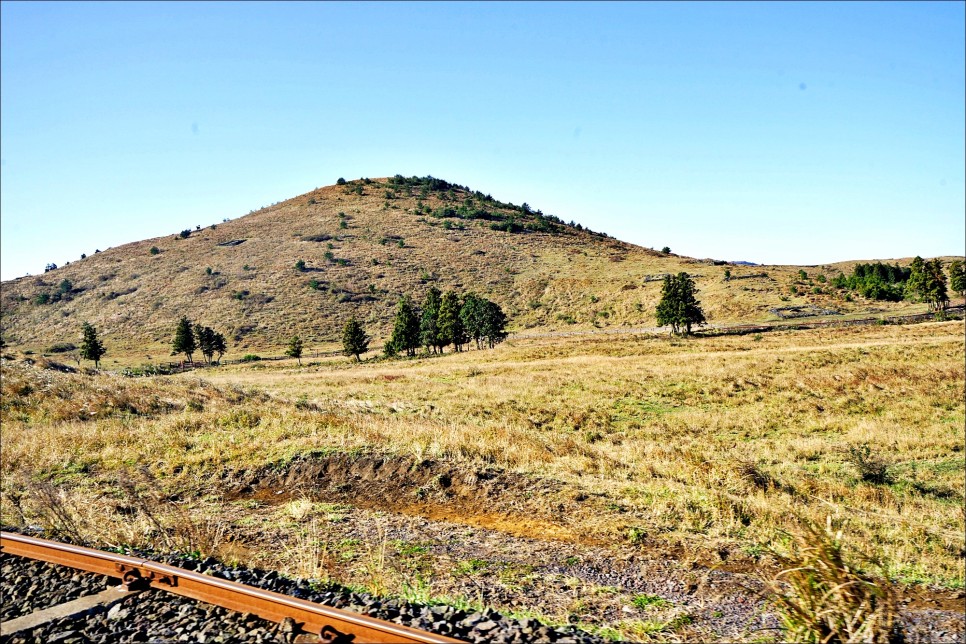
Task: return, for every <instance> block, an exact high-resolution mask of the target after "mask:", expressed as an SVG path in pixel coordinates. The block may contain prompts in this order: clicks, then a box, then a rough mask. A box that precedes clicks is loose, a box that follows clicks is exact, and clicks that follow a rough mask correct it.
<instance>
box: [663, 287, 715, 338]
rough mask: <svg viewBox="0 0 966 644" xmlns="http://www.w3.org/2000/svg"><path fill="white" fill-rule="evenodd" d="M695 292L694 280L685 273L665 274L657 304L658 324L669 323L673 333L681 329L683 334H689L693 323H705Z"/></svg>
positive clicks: (679, 331)
mask: <svg viewBox="0 0 966 644" xmlns="http://www.w3.org/2000/svg"><path fill="white" fill-rule="evenodd" d="M696 293H697V289H696V288H695V286H694V280H692V279H691V276H690V275H688V274H687V273H684V272H682V273H678V274H677V275H674V276H671V275H668V276H666V277H665V278H664V284H663V286H662V287H661V301H660V302H658V305H657V323H658V325H659V326H665V325H671V330H672V331H673V332H674V333H675V334H680V333H681V331H682V330H683V332H684V334H685V335H691V327H692V326H693V325H695V324H704V323H705V317H704V311H702V310H701V303H700V302H699V301H698V299H697V297H696V296H695V294H696Z"/></svg>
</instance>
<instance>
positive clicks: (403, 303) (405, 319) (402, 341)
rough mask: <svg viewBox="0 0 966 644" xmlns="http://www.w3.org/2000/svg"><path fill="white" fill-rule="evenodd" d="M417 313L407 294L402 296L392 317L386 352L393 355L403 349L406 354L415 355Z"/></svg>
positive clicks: (417, 331) (417, 340)
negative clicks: (394, 315) (390, 333)
mask: <svg viewBox="0 0 966 644" xmlns="http://www.w3.org/2000/svg"><path fill="white" fill-rule="evenodd" d="M419 345H420V337H419V315H418V312H417V310H416V308H415V307H414V306H413V303H412V301H411V300H410V299H409V296H408V295H406V296H403V298H402V299H400V300H399V304H398V306H397V307H396V317H395V318H394V319H393V325H392V336H390V338H389V342H387V343H386V353H387V354H389V355H395V354H396V353H399V352H400V351H405V352H406V355H407V356H410V357H412V356H415V355H416V349H418V348H419Z"/></svg>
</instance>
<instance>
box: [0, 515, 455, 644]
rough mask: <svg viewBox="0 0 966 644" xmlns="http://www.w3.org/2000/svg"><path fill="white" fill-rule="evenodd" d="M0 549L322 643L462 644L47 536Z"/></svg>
mask: <svg viewBox="0 0 966 644" xmlns="http://www.w3.org/2000/svg"><path fill="white" fill-rule="evenodd" d="M0 551H2V552H5V553H7V554H12V555H18V556H21V557H27V558H30V559H40V560H42V561H47V562H50V563H54V564H60V565H64V566H68V567H71V568H77V569H79V570H84V571H87V572H92V573H98V574H101V575H107V576H109V577H117V578H119V579H121V580H122V581H123V582H124V584H125V585H126V586H127V587H130V588H132V589H133V588H138V587H140V588H155V589H160V590H165V591H167V592H170V593H174V594H176V595H182V596H184V597H190V598H192V599H197V600H199V601H203V602H207V603H209V604H214V605H216V606H221V607H223V608H227V609H230V610H234V611H238V612H244V613H252V614H254V615H258V616H259V617H261V618H263V619H266V620H269V621H272V622H281V621H283V620H284V619H285V618H291V619H293V620H295V623H296V625H297V626H298V628H299V629H300V630H303V631H306V632H308V633H313V634H316V635H318V636H319V637H320V640H321V641H322V642H328V643H331V644H335V643H342V642H352V641H355V642H413V643H420V644H430V643H432V644H448V643H456V642H462V640H457V639H453V638H450V637H446V636H444V635H437V634H435V633H429V632H427V631H420V630H416V629H414V628H409V627H407V626H401V625H399V624H393V623H392V622H386V621H383V620H379V619H375V618H372V617H367V616H365V615H359V614H357V613H351V612H349V611H344V610H340V609H338V608H331V607H329V606H323V605H321V604H316V603H313V602H310V601H306V600H304V599H298V598H296V597H290V596H288V595H283V594H282V593H276V592H273V591H269V590H262V589H261V588H255V587H252V586H246V585H245V584H240V583H238V582H234V581H229V580H227V579H219V578H218V577H211V576H209V575H203V574H201V573H197V572H194V571H191V570H185V569H183V568H176V567H174V566H168V565H166V564H161V563H157V562H153V561H148V560H145V559H141V558H138V557H128V556H125V555H119V554H114V553H111V552H103V551H101V550H94V549H93V548H85V547H82V546H74V545H71V544H67V543H60V542H57V541H50V540H48V539H39V538H36V537H27V536H24V535H20V534H16V533H11V532H0Z"/></svg>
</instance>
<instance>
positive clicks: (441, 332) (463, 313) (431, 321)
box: [384, 286, 507, 357]
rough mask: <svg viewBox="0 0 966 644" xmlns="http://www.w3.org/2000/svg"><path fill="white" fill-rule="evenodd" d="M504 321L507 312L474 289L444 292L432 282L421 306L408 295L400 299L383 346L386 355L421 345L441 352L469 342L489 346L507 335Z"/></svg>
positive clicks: (412, 351)
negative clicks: (476, 292)
mask: <svg viewBox="0 0 966 644" xmlns="http://www.w3.org/2000/svg"><path fill="white" fill-rule="evenodd" d="M506 325H507V317H506V314H504V313H503V309H501V308H500V306H499V305H498V304H496V303H495V302H491V301H490V300H488V299H486V298H484V297H481V296H479V295H477V294H475V293H468V294H466V295H463V294H460V293H457V292H456V291H447V292H446V293H445V294H444V293H442V292H441V291H440V290H439V289H438V288H436V287H435V286H434V287H431V288H430V289H429V291H428V292H427V293H426V297H425V298H424V300H423V303H422V306H421V307H417V306H416V305H415V304H413V302H412V300H411V299H410V298H409V297H408V296H404V297H403V298H402V299H401V300H399V304H398V305H397V307H396V316H395V318H394V319H393V328H392V335H391V336H390V338H389V341H388V342H386V345H385V349H384V350H385V354H386V355H387V356H395V355H397V354H399V353H403V352H405V354H406V355H407V356H410V357H412V356H415V355H416V352H417V351H418V350H419V349H420V348H424V349H425V351H426V353H443V351H444V350H445V348H446V347H448V346H450V345H452V346H453V350H454V351H463V350H464V349H465V348H466V347H467V345H468V344H469V343H470V342H474V343H475V344H476V347H477V349H482V348H484V347H489V348H491V349H492V348H493V347H495V346H496V345H497V344H498V343H500V342H502V341H503V340H505V339H506V337H507V332H506Z"/></svg>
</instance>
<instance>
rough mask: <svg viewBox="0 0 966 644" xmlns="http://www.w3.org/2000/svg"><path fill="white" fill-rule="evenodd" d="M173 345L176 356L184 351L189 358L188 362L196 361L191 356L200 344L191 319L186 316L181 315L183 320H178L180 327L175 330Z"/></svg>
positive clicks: (172, 353)
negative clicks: (197, 341)
mask: <svg viewBox="0 0 966 644" xmlns="http://www.w3.org/2000/svg"><path fill="white" fill-rule="evenodd" d="M171 346H172V350H171V355H173V356H176V355H178V354H179V353H183V354H185V357H187V358H188V362H191V363H194V361H193V360H192V359H191V356H192V354H193V353H194V352H195V350H196V349H197V348H198V345H197V344H195V335H194V333H192V330H191V320H189V319H188V318H186V317H185V316H181V320H180V321H179V322H178V328H177V329H175V331H174V342H173V343H172V345H171Z"/></svg>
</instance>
